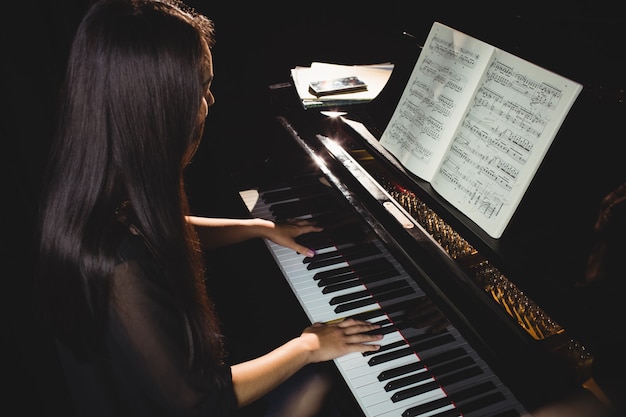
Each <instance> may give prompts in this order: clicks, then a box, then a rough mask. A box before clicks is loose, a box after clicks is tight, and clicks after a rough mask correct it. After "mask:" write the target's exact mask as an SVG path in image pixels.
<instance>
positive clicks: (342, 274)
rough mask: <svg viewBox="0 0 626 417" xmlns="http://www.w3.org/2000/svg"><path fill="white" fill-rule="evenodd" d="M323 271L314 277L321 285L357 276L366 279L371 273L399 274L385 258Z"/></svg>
mask: <svg viewBox="0 0 626 417" xmlns="http://www.w3.org/2000/svg"><path fill="white" fill-rule="evenodd" d="M363 264H365V265H363ZM323 272H324V273H322V272H318V273H317V274H315V275H313V279H314V280H316V281H317V282H318V283H317V285H318V286H320V287H322V286H326V285H332V284H338V283H341V282H344V281H348V280H352V279H356V278H363V279H366V278H367V277H369V276H371V275H377V276H378V274H380V273H384V274H386V275H387V276H389V277H394V276H397V275H399V272H398V270H397V269H396V268H394V267H393V265H391V264H390V263H389V262H388V261H387V260H386V259H384V258H376V259H372V260H369V261H363V262H359V263H353V264H351V265H350V266H347V267H341V268H336V269H333V270H329V271H323ZM326 272H327V273H326ZM332 272H335V273H332Z"/></svg>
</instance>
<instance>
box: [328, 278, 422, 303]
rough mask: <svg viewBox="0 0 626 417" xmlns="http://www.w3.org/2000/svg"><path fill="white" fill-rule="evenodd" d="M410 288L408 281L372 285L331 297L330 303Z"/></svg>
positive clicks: (344, 301) (345, 301)
mask: <svg viewBox="0 0 626 417" xmlns="http://www.w3.org/2000/svg"><path fill="white" fill-rule="evenodd" d="M407 287H408V288H410V287H409V284H408V283H407V282H406V281H394V282H389V283H386V284H381V285H378V286H371V287H368V288H367V289H365V290H361V291H355V292H352V293H349V294H343V295H338V296H336V297H333V298H331V299H330V301H329V303H330V305H337V304H342V303H347V302H349V301H353V300H358V299H360V298H363V297H371V296H377V295H379V294H385V293H388V292H390V291H394V290H398V289H401V288H407Z"/></svg>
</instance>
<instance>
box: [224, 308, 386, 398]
mask: <svg viewBox="0 0 626 417" xmlns="http://www.w3.org/2000/svg"><path fill="white" fill-rule="evenodd" d="M378 327H380V326H378V325H374V324H371V323H368V322H364V321H359V320H354V319H347V320H344V321H342V322H339V323H335V324H322V323H315V324H313V325H312V326H310V327H307V328H306V329H304V331H303V332H302V334H301V335H300V337H297V338H295V339H292V340H290V341H289V342H287V343H285V344H284V345H282V346H280V347H278V348H276V349H274V350H273V351H271V352H269V353H267V354H266V355H263V356H261V357H259V358H256V359H252V360H250V361H247V362H243V363H240V364H237V365H234V366H232V368H231V369H232V376H233V385H234V387H235V395H236V396H237V400H238V403H239V406H240V407H242V406H244V405H247V404H250V403H251V402H253V401H255V400H257V399H259V398H260V397H262V396H263V395H265V394H267V393H268V392H269V391H271V390H272V389H274V388H276V387H277V386H278V385H279V384H280V383H282V382H284V381H285V380H287V378H289V377H290V376H292V375H293V374H295V373H296V372H297V371H299V370H300V369H301V368H302V367H304V366H305V365H308V364H310V363H314V362H323V361H328V360H332V359H335V358H338V357H340V356H343V355H345V354H348V353H351V352H366V351H374V350H378V349H379V348H380V345H377V344H371V343H370V342H374V341H377V340H380V339H382V335H371V334H366V333H365V332H368V331H370V330H374V329H376V328H378Z"/></svg>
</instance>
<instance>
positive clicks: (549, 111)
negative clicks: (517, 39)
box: [380, 22, 582, 237]
mask: <svg viewBox="0 0 626 417" xmlns="http://www.w3.org/2000/svg"><path fill="white" fill-rule="evenodd" d="M581 88H582V87H581V85H580V84H578V83H575V82H573V81H571V80H568V79H566V78H564V77H561V76H559V75H557V74H554V73H552V72H550V71H548V70H545V69H543V68H540V67H538V66H536V65H534V64H532V63H530V62H528V61H525V60H523V59H521V58H519V57H516V56H514V55H512V54H509V53H507V52H505V51H502V50H499V49H497V48H495V47H493V46H491V45H489V44H486V43H485V42H482V41H480V40H478V39H475V38H472V37H471V36H467V35H465V34H463V33H461V32H458V31H456V30H454V29H451V28H449V27H447V26H445V25H442V24H440V23H437V22H435V24H434V25H433V28H432V29H431V32H430V34H429V36H428V39H427V40H426V42H425V43H424V48H423V50H422V52H421V54H420V57H419V59H418V61H417V63H416V65H415V68H414V69H413V73H412V74H411V77H410V79H409V82H408V83H407V86H406V88H405V90H404V92H403V94H402V97H401V99H400V101H399V103H398V106H397V107H396V110H395V112H394V114H393V116H392V118H391V120H390V122H389V124H388V125H387V128H386V129H385V131H384V132H383V135H382V137H381V139H380V143H381V144H382V145H383V146H384V147H385V148H387V149H388V150H389V151H390V152H391V153H392V154H393V155H394V156H395V157H396V158H398V160H399V161H400V162H401V163H402V164H403V165H404V166H405V167H407V168H408V169H409V170H410V171H411V172H413V173H414V174H415V175H417V176H419V177H420V178H423V179H425V180H427V181H430V182H431V184H432V185H433V188H434V189H435V190H436V191H437V192H438V193H440V194H441V195H442V196H444V197H445V198H446V199H448V200H449V201H450V202H451V203H452V204H454V205H455V206H456V207H457V208H458V209H459V210H461V212H463V213H464V214H466V215H467V216H468V217H470V218H471V219H472V220H474V221H475V222H476V223H477V224H478V225H479V226H481V227H483V229H485V230H486V231H487V232H488V233H489V234H491V235H492V236H494V237H499V236H500V235H501V233H502V232H503V230H504V227H506V224H507V223H508V221H509V220H510V218H511V216H512V214H513V211H514V210H515V208H516V207H517V205H518V203H519V201H520V200H521V197H522V195H523V193H524V192H525V191H526V189H527V187H528V184H529V183H530V180H531V179H532V177H533V176H534V174H535V172H536V170H537V168H538V166H539V164H540V163H541V161H542V159H543V157H544V155H545V153H546V152H547V149H548V148H549V146H550V144H551V143H552V141H553V139H554V136H555V135H556V133H557V131H558V129H559V127H560V125H561V123H562V122H563V120H564V118H565V116H566V115H567V113H568V111H569V109H570V107H571V106H572V104H573V102H574V101H575V99H576V97H577V96H578V94H579V92H580V90H581Z"/></svg>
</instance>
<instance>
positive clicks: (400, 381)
mask: <svg viewBox="0 0 626 417" xmlns="http://www.w3.org/2000/svg"><path fill="white" fill-rule="evenodd" d="M474 364H476V362H475V361H474V360H473V359H472V358H470V357H469V356H465V357H463V358H460V359H457V360H454V361H452V362H448V363H446V364H445V365H440V366H438V367H436V368H437V369H432V368H428V370H427V371H425V372H421V373H419V374H414V375H409V376H405V377H401V378H397V379H394V380H392V381H389V382H388V383H387V384H385V386H384V389H385V391H394V390H397V389H400V388H402V387H406V386H407V385H411V384H415V383H417V382H420V381H424V380H426V379H428V378H432V377H434V378H435V379H438V376H439V375H445V374H447V373H450V372H454V371H457V370H459V369H463V368H467V367H468V366H470V365H474Z"/></svg>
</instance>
